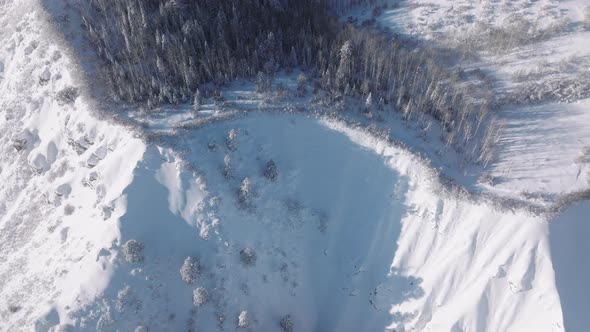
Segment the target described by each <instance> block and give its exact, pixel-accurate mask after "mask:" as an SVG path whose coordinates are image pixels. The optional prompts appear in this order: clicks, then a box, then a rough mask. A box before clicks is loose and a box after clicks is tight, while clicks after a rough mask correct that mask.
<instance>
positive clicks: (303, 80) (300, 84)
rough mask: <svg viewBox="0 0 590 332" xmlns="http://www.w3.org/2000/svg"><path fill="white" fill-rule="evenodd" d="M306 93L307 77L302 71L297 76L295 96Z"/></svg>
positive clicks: (301, 95)
mask: <svg viewBox="0 0 590 332" xmlns="http://www.w3.org/2000/svg"><path fill="white" fill-rule="evenodd" d="M306 93H307V77H306V76H305V74H304V73H301V74H299V77H298V78H297V92H296V95H297V97H303V96H305V94H306Z"/></svg>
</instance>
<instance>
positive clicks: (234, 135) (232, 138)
mask: <svg viewBox="0 0 590 332" xmlns="http://www.w3.org/2000/svg"><path fill="white" fill-rule="evenodd" d="M237 139H238V131H237V130H235V129H231V130H230V131H229V132H228V133H227V138H226V140H225V145H226V146H227V148H228V149H229V150H230V151H236V150H237V149H238V144H237Z"/></svg>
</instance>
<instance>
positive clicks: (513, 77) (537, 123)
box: [346, 0, 590, 204]
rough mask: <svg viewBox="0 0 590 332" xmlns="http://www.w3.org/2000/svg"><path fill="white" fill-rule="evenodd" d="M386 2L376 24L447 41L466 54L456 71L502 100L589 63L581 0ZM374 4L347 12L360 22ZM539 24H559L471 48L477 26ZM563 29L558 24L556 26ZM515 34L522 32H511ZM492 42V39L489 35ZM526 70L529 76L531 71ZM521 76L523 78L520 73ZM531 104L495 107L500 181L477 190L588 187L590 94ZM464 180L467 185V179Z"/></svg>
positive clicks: (550, 197) (540, 194) (511, 193)
mask: <svg viewBox="0 0 590 332" xmlns="http://www.w3.org/2000/svg"><path fill="white" fill-rule="evenodd" d="M382 3H386V4H388V7H387V8H386V9H384V10H383V14H382V15H380V16H379V17H377V19H376V21H377V23H378V24H379V25H380V26H382V27H385V28H387V29H390V30H391V31H393V32H395V33H398V34H400V35H402V36H404V37H407V38H410V39H411V40H415V41H426V42H427V43H429V45H434V46H435V47H436V46H440V47H450V48H451V49H455V50H457V51H459V52H462V53H465V54H466V55H465V56H464V57H463V58H462V59H458V61H457V63H456V64H453V65H452V67H451V68H450V69H451V70H458V71H460V70H463V71H465V72H469V71H473V70H476V71H477V72H478V73H480V77H469V78H468V79H471V80H475V81H479V82H480V83H481V84H482V85H483V86H485V87H487V89H490V92H491V93H493V94H494V95H495V96H496V97H497V98H498V99H499V100H502V98H503V97H504V96H506V95H508V94H510V93H513V92H514V91H516V90H517V89H518V88H519V87H523V86H524V85H525V84H528V83H531V82H535V83H547V82H552V81H556V82H559V81H565V80H568V79H578V80H585V79H587V78H584V77H583V76H580V75H581V74H583V73H584V72H586V71H587V70H588V68H590V60H589V59H590V48H588V47H587V45H588V43H589V41H590V32H589V31H587V29H584V28H583V25H584V23H583V22H582V20H583V12H584V9H585V8H587V7H588V6H590V3H588V2H587V1H584V0H568V1H552V0H540V1H528V0H515V1H487V0H484V1H477V2H474V1H451V0H410V1H404V2H399V1H383V2H382ZM371 13H372V8H370V7H366V6H365V7H363V6H361V7H357V8H355V9H353V10H351V11H350V13H348V14H347V15H346V16H348V15H350V16H353V17H357V18H359V19H360V20H361V21H362V20H365V19H368V18H370V17H371ZM513 21H517V22H527V24H530V25H531V26H535V27H537V28H542V29H545V28H548V27H551V26H553V27H556V29H555V31H554V32H549V33H545V34H544V35H543V36H542V37H541V38H538V39H530V38H529V39H525V40H524V41H523V43H522V44H515V45H511V46H509V47H507V48H505V49H500V50H496V49H494V48H493V47H491V48H486V47H485V45H484V46H472V45H471V44H470V41H471V40H473V39H474V38H477V37H478V32H479V30H477V29H478V28H479V27H480V24H488V25H490V26H494V27H497V28H503V27H504V28H505V29H511V30H509V31H508V32H510V33H511V34H512V35H518V33H519V28H511V27H510V26H508V22H513ZM559 26H561V28H559V29H557V27H559ZM514 38H518V37H514ZM485 42H490V40H484V43H485ZM527 75H528V76H527ZM519 76H522V77H524V78H519ZM587 97H588V96H586V97H585V98H582V99H580V100H574V101H568V102H558V101H546V102H542V103H537V104H533V105H513V104H511V103H508V104H505V105H502V107H500V109H499V110H497V111H496V114H497V116H498V117H499V120H500V122H501V123H502V124H503V127H502V130H501V131H500V144H499V146H498V151H497V155H498V157H497V160H496V161H495V162H494V163H492V164H491V165H490V167H489V169H488V170H487V172H489V175H490V176H492V177H493V178H494V179H495V181H494V182H495V183H496V184H495V185H493V186H489V185H487V186H486V185H479V187H480V189H483V190H484V191H487V192H493V193H494V194H496V195H500V196H502V197H509V198H515V199H523V200H526V201H529V202H535V203H539V204H552V203H554V202H555V201H556V200H557V199H558V198H559V197H560V196H562V195H566V194H571V193H577V192H581V191H584V190H587V189H588V187H589V185H590V183H589V182H588V178H590V168H589V167H590V166H589V163H588V162H587V161H585V158H584V155H585V151H586V149H587V147H588V146H590V136H589V135H588V133H589V131H588V125H587V124H588V123H590V99H588V98H587ZM462 184H464V185H466V183H463V182H462Z"/></svg>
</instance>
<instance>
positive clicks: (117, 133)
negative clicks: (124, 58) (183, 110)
mask: <svg viewBox="0 0 590 332" xmlns="http://www.w3.org/2000/svg"><path fill="white" fill-rule="evenodd" d="M31 5H33V6H32V7H31ZM32 9H38V7H35V4H34V3H32V2H12V1H5V2H3V3H2V8H1V9H0V12H1V13H2V14H3V15H2V16H1V23H0V25H2V29H0V31H1V32H0V40H2V41H1V43H0V44H1V45H2V49H0V64H1V65H0V96H1V97H0V110H1V111H0V112H1V113H0V114H1V117H0V183H2V185H1V186H0V262H1V264H0V276H1V278H2V282H1V283H0V299H1V300H0V316H1V317H2V323H1V324H0V330H3V331H4V330H5V331H15V330H21V329H23V330H28V329H30V327H31V326H32V325H33V324H34V322H35V319H36V318H38V317H39V316H41V315H42V314H44V313H45V311H46V310H48V308H50V307H51V306H54V305H55V303H62V304H63V305H62V306H61V308H63V307H65V306H66V305H68V306H70V307H72V308H75V307H76V306H77V305H79V304H83V303H84V302H85V301H88V300H91V299H92V298H93V297H94V295H95V293H96V292H98V291H101V290H102V288H103V287H105V286H106V285H107V284H108V278H106V276H107V275H108V273H109V272H108V271H109V270H110V268H109V267H108V266H103V265H101V264H99V262H97V253H98V252H99V251H100V249H101V248H102V247H107V248H108V247H110V246H111V245H112V244H111V241H112V240H114V239H116V238H117V237H118V233H119V230H118V227H117V225H116V219H117V213H122V211H121V212H119V211H117V212H114V213H111V208H112V207H114V206H115V205H116V204H117V203H116V202H117V199H119V198H120V196H121V193H122V191H123V190H124V188H125V187H126V186H127V185H128V184H129V182H131V180H132V178H133V173H132V171H133V169H134V167H135V164H136V163H137V161H138V160H139V159H140V158H141V156H142V154H143V150H145V146H144V144H143V143H142V142H141V140H139V139H137V138H134V137H133V133H132V132H130V131H129V130H127V129H126V128H123V127H121V126H116V125H111V124H109V123H107V122H105V121H99V120H97V119H96V118H94V117H93V115H92V114H91V112H90V110H89V106H88V104H87V101H86V100H85V99H84V98H83V97H79V98H77V100H76V101H75V102H73V103H69V102H68V103H62V102H60V101H58V99H60V98H59V97H58V96H59V95H60V92H61V91H63V90H64V89H65V88H67V87H75V86H76V82H74V80H73V79H72V77H71V75H72V69H73V68H75V66H76V64H75V62H74V61H72V60H71V59H70V58H68V55H67V54H66V53H65V52H64V51H63V47H61V46H60V45H59V44H58V43H56V42H55V40H52V38H51V36H52V35H51V34H50V33H48V31H51V29H52V26H51V25H49V24H48V23H47V22H46V17H45V16H44V15H43V13H42V12H40V11H38V10H37V11H33V10H32ZM7 14H8V15H7ZM109 216H110V217H109ZM99 271H100V273H99ZM60 314H61V315H64V314H65V313H64V312H60Z"/></svg>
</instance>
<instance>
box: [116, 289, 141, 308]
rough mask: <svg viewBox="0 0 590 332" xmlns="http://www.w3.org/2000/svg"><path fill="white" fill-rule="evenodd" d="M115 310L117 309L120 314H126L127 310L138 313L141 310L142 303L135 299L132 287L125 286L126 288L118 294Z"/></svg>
mask: <svg viewBox="0 0 590 332" xmlns="http://www.w3.org/2000/svg"><path fill="white" fill-rule="evenodd" d="M115 309H117V311H118V312H124V311H125V310H127V309H131V310H134V311H135V312H137V311H139V309H141V302H140V300H138V299H137V298H136V297H135V295H134V294H133V292H132V291H131V287H129V286H125V288H123V289H121V290H120V291H119V292H118V293H117V302H116V303H115Z"/></svg>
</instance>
